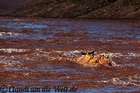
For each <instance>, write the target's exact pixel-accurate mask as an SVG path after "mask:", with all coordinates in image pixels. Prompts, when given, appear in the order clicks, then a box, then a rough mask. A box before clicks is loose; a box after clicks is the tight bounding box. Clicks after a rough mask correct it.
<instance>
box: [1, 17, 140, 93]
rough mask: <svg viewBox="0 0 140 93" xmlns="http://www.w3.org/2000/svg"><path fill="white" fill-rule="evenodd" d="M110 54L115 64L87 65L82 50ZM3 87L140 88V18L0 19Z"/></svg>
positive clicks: (124, 91) (134, 91) (106, 92)
mask: <svg viewBox="0 0 140 93" xmlns="http://www.w3.org/2000/svg"><path fill="white" fill-rule="evenodd" d="M92 50H95V51H97V52H98V53H107V54H109V55H111V56H112V60H113V62H114V64H115V65H114V66H113V67H109V68H108V67H99V68H91V67H84V66H82V65H80V64H76V63H75V62H73V61H72V58H74V57H76V56H77V55H78V53H80V51H92ZM0 86H1V87H41V88H42V87H46V86H49V87H54V86H66V87H73V86H74V87H75V88H77V91H76V92H77V93H101V92H102V93H139V92H140V89H139V87H140V20H66V19H43V20H39V19H12V18H11V19H4V18H1V19H0Z"/></svg>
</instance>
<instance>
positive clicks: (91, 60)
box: [76, 51, 112, 67]
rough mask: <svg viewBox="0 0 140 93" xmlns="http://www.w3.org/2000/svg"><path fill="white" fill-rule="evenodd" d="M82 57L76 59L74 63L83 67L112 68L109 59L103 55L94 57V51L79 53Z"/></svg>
mask: <svg viewBox="0 0 140 93" xmlns="http://www.w3.org/2000/svg"><path fill="white" fill-rule="evenodd" d="M81 54H82V56H81V57H78V58H77V60H76V62H77V63H80V64H82V65H84V66H91V67H98V66H101V65H103V66H112V62H111V59H110V58H109V56H106V55H105V54H98V55H96V53H95V51H92V52H88V53H84V52H81Z"/></svg>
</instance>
